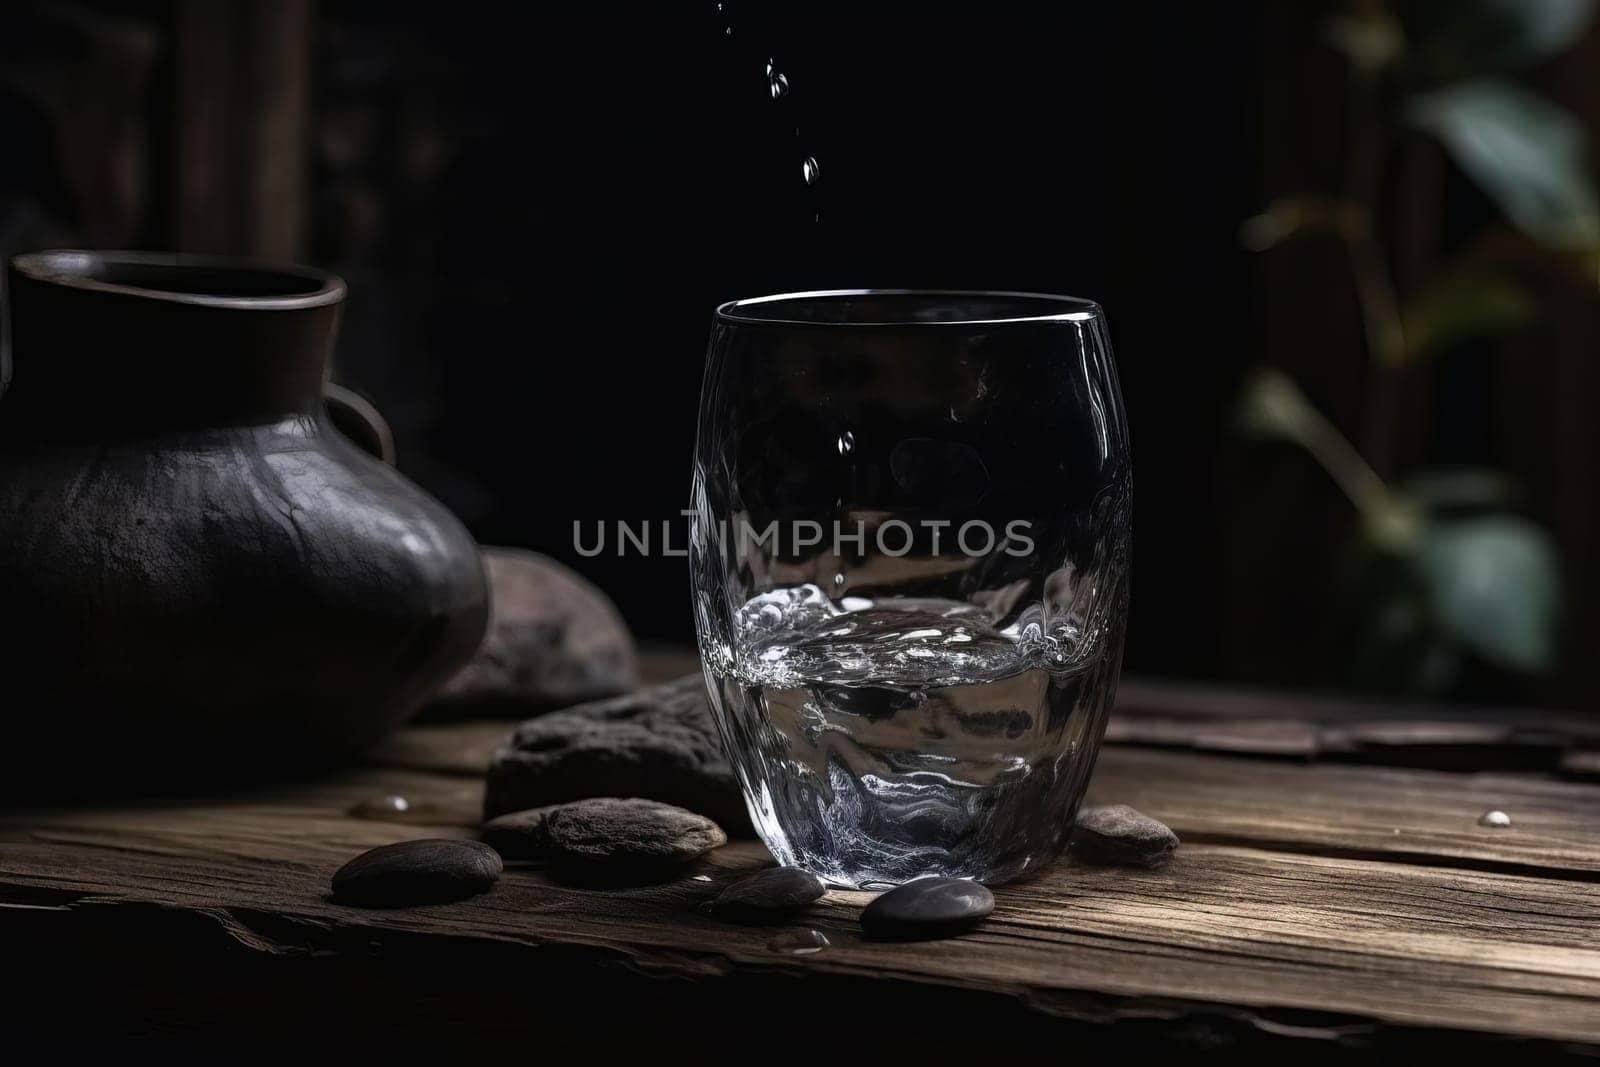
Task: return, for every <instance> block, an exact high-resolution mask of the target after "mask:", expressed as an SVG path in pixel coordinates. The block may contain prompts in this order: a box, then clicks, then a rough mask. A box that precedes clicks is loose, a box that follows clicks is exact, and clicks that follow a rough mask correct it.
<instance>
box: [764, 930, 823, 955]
mask: <svg viewBox="0 0 1600 1067" xmlns="http://www.w3.org/2000/svg"><path fill="white" fill-rule="evenodd" d="M828 944H829V942H828V939H827V938H826V937H824V936H823V934H822V931H820V930H790V931H787V932H785V933H781V934H779V935H777V936H776V937H774V938H773V939H772V940H770V941H768V942H767V948H769V949H771V950H772V951H773V952H781V953H783V954H784V955H786V956H815V955H816V954H817V953H819V952H821V951H822V950H823V949H825V948H827V947H828Z"/></svg>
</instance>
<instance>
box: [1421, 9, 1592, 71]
mask: <svg viewBox="0 0 1600 1067" xmlns="http://www.w3.org/2000/svg"><path fill="white" fill-rule="evenodd" d="M1594 7H1595V5H1594V0H1412V2H1411V3H1410V4H1407V5H1405V6H1404V7H1403V8H1402V10H1403V12H1404V16H1405V27H1406V33H1407V36H1408V37H1409V38H1410V40H1411V41H1413V42H1414V48H1413V55H1412V57H1411V65H1412V66H1413V67H1414V68H1415V69H1416V71H1417V73H1418V74H1419V75H1421V76H1422V77H1424V78H1427V79H1430V80H1434V81H1439V80H1444V79H1448V78H1460V77H1464V76H1468V75H1473V74H1481V73H1483V72H1484V71H1486V70H1507V69H1511V68H1514V67H1520V66H1525V65H1527V64H1529V63H1533V62H1536V61H1538V60H1540V59H1543V58H1545V57H1546V56H1551V55H1555V54H1556V53H1557V52H1563V51H1565V50H1566V49H1568V48H1570V47H1571V46H1572V45H1574V44H1576V43H1577V41H1578V38H1579V37H1581V36H1582V35H1583V33H1584V31H1585V30H1586V29H1587V28H1588V26H1589V23H1590V21H1591V20H1592V19H1593V17H1594Z"/></svg>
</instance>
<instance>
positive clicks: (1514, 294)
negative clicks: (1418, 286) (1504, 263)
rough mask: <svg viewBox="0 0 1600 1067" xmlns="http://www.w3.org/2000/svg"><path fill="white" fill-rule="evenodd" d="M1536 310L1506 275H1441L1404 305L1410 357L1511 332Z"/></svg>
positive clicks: (1530, 317)
mask: <svg viewBox="0 0 1600 1067" xmlns="http://www.w3.org/2000/svg"><path fill="white" fill-rule="evenodd" d="M1533 314H1534V304H1533V299H1532V298H1531V297H1529V296H1528V294H1527V293H1526V292H1525V291H1524V290H1523V289H1522V288H1521V287H1519V286H1517V285H1516V284H1514V283H1512V282H1509V281H1506V280H1504V279H1502V278H1487V277H1468V278H1445V279H1442V280H1440V281H1438V282H1435V283H1434V284H1432V285H1430V286H1428V287H1426V288H1425V289H1423V291H1422V292H1420V293H1418V294H1417V296H1416V297H1414V298H1413V299H1411V300H1409V301H1407V302H1406V305H1405V306H1404V307H1403V308H1401V309H1400V318H1401V328H1402V332H1403V333H1404V334H1405V339H1406V345H1405V356H1406V359H1408V360H1421V359H1426V358H1428V357H1429V356H1433V355H1436V354H1438V353H1440V352H1445V351H1448V350H1449V349H1451V348H1454V347H1455V346H1456V345H1459V344H1463V343H1465V342H1467V341H1476V340H1479V339H1481V338H1485V337H1492V336H1495V335H1498V334H1503V333H1508V332H1510V331H1511V330H1514V329H1516V328H1517V327H1519V326H1522V325H1523V324H1525V323H1527V322H1528V321H1529V320H1530V319H1532V318H1533Z"/></svg>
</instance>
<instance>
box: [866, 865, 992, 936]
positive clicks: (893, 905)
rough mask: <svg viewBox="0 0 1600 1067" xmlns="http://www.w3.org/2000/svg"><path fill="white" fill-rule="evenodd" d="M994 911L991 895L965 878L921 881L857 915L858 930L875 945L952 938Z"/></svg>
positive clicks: (870, 905) (892, 891) (890, 891)
mask: <svg viewBox="0 0 1600 1067" xmlns="http://www.w3.org/2000/svg"><path fill="white" fill-rule="evenodd" d="M992 911H994V894H993V893H991V892H989V890H988V889H987V888H986V887H984V886H982V885H979V884H978V883H977V882H974V881H970V880H968V879H966V878H922V879H918V880H917V881H915V882H907V883H906V884H905V885H903V886H900V887H899V888H896V889H891V890H889V891H888V892H887V893H885V894H883V896H881V897H879V898H878V899H877V900H874V901H873V902H872V903H871V904H868V905H867V907H866V910H864V911H863V912H862V913H861V929H862V930H863V931H865V933H866V935H867V936H868V937H870V938H873V939H874V940H878V941H916V940H923V939H928V938H936V937H952V936H954V935H956V934H959V933H962V932H963V931H965V930H968V929H970V928H971V927H972V926H974V925H976V924H977V922H978V921H979V920H980V919H982V918H983V917H984V916H986V915H988V914H989V913H990V912H992Z"/></svg>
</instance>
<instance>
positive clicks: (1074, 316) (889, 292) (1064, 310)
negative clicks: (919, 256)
mask: <svg viewBox="0 0 1600 1067" xmlns="http://www.w3.org/2000/svg"><path fill="white" fill-rule="evenodd" d="M899 296H909V297H926V298H931V299H935V300H937V299H952V300H954V299H965V300H992V301H1006V300H1014V301H1018V302H1024V301H1026V302H1042V303H1045V304H1054V305H1057V306H1059V308H1060V310H1059V311H1048V312H1035V313H1019V314H1016V315H992V316H982V317H978V318H952V319H911V318H904V319H885V318H876V317H875V318H860V319H848V318H847V319H839V320H831V319H805V318H796V317H792V316H786V315H782V314H756V315H751V314H741V311H742V310H744V309H747V308H756V307H762V306H765V305H771V304H783V303H803V302H807V301H826V300H837V299H841V298H849V297H899ZM1019 310H1020V309H1019ZM1104 316H1105V312H1104V311H1103V309H1102V308H1101V307H1100V305H1099V304H1098V303H1096V302H1095V301H1093V300H1085V299H1084V298H1082V297H1076V296H1063V295H1061V294H1059V293H1033V292H1025V291H1021V290H1012V289H810V290H804V291H800V292H793V293H774V294H772V295H771V296H754V297H745V298H744V299H741V300H729V301H728V302H726V303H724V304H719V305H718V306H717V312H716V318H717V321H718V322H726V323H729V324H732V325H736V326H816V327H824V328H834V329H860V328H867V327H876V328H891V327H933V328H939V327H948V326H966V327H972V326H1008V325H1020V324H1025V323H1050V322H1091V321H1094V320H1097V319H1103V318H1104Z"/></svg>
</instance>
